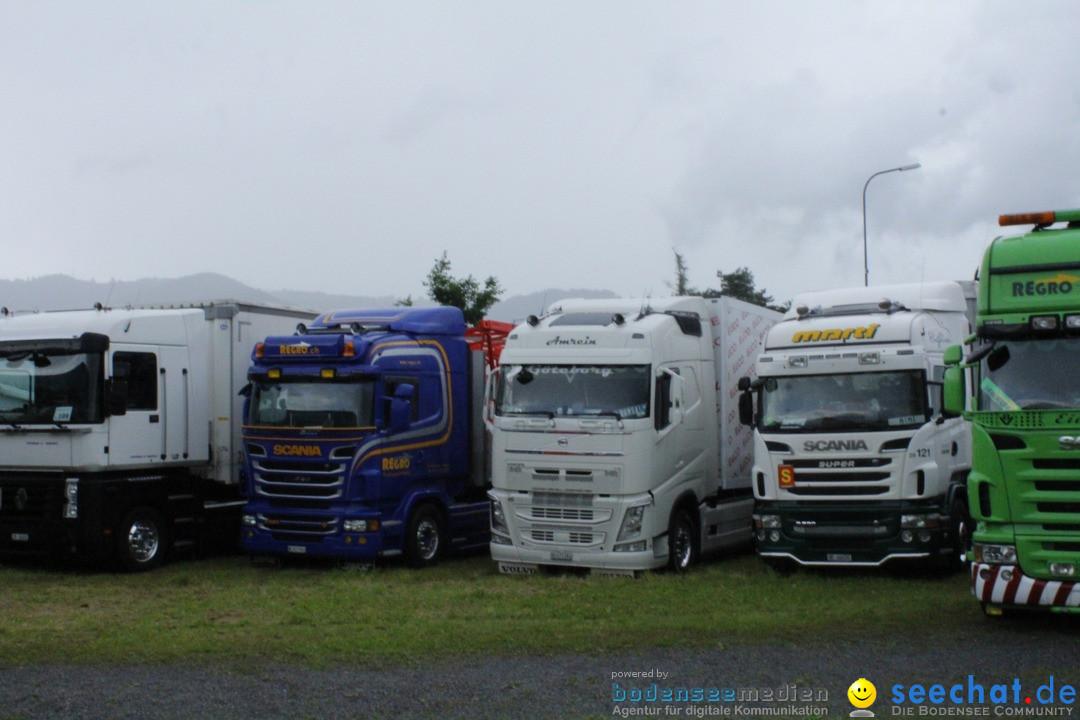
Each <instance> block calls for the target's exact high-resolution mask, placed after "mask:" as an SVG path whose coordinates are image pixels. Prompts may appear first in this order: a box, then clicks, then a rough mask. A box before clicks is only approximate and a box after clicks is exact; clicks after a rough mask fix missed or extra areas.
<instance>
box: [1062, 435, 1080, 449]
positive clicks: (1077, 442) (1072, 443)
mask: <svg viewBox="0 0 1080 720" xmlns="http://www.w3.org/2000/svg"><path fill="white" fill-rule="evenodd" d="M1058 447H1059V448H1061V449H1062V450H1080V436H1078V437H1072V436H1069V435H1062V436H1061V437H1059V438H1058Z"/></svg>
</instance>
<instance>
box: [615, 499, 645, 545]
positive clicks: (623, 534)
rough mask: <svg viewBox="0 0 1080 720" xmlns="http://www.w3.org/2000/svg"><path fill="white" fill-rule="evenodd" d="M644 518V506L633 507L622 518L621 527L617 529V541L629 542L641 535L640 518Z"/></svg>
mask: <svg viewBox="0 0 1080 720" xmlns="http://www.w3.org/2000/svg"><path fill="white" fill-rule="evenodd" d="M644 516H645V506H644V505H635V506H634V507H632V508H630V509H628V510H627V511H626V515H624V516H623V521H622V527H621V528H619V537H618V539H617V541H622V540H629V539H630V538H633V537H637V536H638V535H640V534H641V518H643V517H644Z"/></svg>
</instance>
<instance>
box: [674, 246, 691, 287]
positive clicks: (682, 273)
mask: <svg viewBox="0 0 1080 720" xmlns="http://www.w3.org/2000/svg"><path fill="white" fill-rule="evenodd" d="M673 252H674V253H675V294H676V295H692V294H693V293H691V292H690V286H689V281H688V280H687V276H686V260H685V259H684V258H683V256H682V254H681V253H679V252H678V251H673Z"/></svg>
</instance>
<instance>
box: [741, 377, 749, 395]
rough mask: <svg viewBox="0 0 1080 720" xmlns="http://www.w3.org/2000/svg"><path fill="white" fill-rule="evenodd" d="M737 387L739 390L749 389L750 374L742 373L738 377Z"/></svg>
mask: <svg viewBox="0 0 1080 720" xmlns="http://www.w3.org/2000/svg"><path fill="white" fill-rule="evenodd" d="M738 388H739V390H740V391H741V392H746V391H747V390H749V389H750V376H748V375H743V376H742V377H741V378H739V385H738Z"/></svg>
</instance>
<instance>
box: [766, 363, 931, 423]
mask: <svg viewBox="0 0 1080 720" xmlns="http://www.w3.org/2000/svg"><path fill="white" fill-rule="evenodd" d="M926 419H927V393H926V386H925V379H924V375H923V372H922V371H921V370H906V371H903V372H884V373H852V374H846V375H799V376H789V377H774V378H769V379H768V380H766V381H765V383H764V385H763V386H762V390H761V429H762V430H773V431H777V430H779V431H789V432H821V431H829V432H834V431H841V432H842V431H853V430H902V429H904V428H913V427H919V426H920V425H922V424H923V423H925V422H926Z"/></svg>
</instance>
